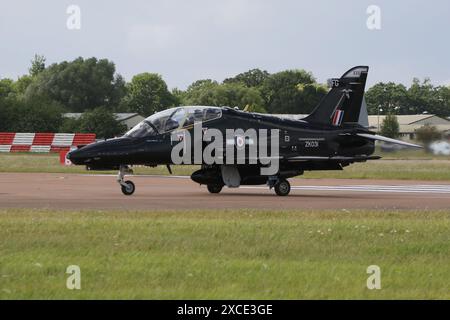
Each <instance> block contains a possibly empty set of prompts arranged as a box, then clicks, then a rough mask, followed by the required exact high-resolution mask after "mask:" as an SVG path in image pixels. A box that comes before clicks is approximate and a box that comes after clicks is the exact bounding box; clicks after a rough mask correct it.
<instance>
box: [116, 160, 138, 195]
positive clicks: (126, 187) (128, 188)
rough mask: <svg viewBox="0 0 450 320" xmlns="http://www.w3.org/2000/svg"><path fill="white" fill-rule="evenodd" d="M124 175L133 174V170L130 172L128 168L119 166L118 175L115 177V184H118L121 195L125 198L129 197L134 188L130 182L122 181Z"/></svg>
mask: <svg viewBox="0 0 450 320" xmlns="http://www.w3.org/2000/svg"><path fill="white" fill-rule="evenodd" d="M125 174H133V170H131V169H130V167H128V166H120V169H119V174H118V175H117V182H118V183H119V184H120V187H121V189H122V193H123V194H124V195H126V196H131V195H132V194H133V193H134V191H135V190H136V187H135V185H134V183H133V182H132V181H129V180H127V181H125V180H124V178H125Z"/></svg>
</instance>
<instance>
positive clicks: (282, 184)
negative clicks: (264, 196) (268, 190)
mask: <svg viewBox="0 0 450 320" xmlns="http://www.w3.org/2000/svg"><path fill="white" fill-rule="evenodd" d="M274 189H275V193H276V194H277V195H278V196H287V195H288V194H289V192H290V191H291V184H290V183H289V181H287V180H286V179H281V180H280V181H278V182H277V183H275V186H274Z"/></svg>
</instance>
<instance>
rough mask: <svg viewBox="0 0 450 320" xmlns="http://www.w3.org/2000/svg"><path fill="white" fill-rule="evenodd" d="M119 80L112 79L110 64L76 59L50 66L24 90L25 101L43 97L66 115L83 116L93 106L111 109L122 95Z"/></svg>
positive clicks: (94, 60) (105, 61) (92, 59)
mask: <svg viewBox="0 0 450 320" xmlns="http://www.w3.org/2000/svg"><path fill="white" fill-rule="evenodd" d="M123 86H124V83H123V79H122V78H121V77H120V76H115V66H114V63H112V62H110V61H108V60H106V59H101V60H97V59H96V58H90V59H86V60H84V59H83V58H81V57H80V58H77V59H75V60H74V61H71V62H67V61H64V62H61V63H55V64H52V65H50V66H49V67H48V68H46V69H45V70H43V71H41V72H40V73H39V74H38V75H37V76H36V80H35V81H33V82H32V83H31V84H30V85H29V86H28V88H27V90H26V93H25V97H26V99H27V100H28V101H31V100H32V99H34V97H35V96H39V95H44V96H47V97H49V98H50V99H52V100H54V101H56V102H58V103H60V104H61V105H63V106H64V107H65V108H66V109H67V110H68V111H71V112H83V111H85V110H88V109H92V108H94V107H97V106H105V107H108V108H114V107H115V106H117V105H118V104H119V101H120V99H121V98H122V97H121V92H122V93H123Z"/></svg>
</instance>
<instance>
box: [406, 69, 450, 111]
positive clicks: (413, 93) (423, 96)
mask: <svg viewBox="0 0 450 320" xmlns="http://www.w3.org/2000/svg"><path fill="white" fill-rule="evenodd" d="M445 98H446V96H445V89H442V87H435V86H433V84H432V83H431V81H430V79H428V78H426V79H425V80H423V81H422V82H420V80H419V79H417V78H414V80H413V83H412V85H411V87H410V88H409V89H408V101H409V104H410V105H411V108H412V109H413V110H415V111H416V113H423V112H428V113H431V114H436V115H438V116H441V117H445V116H448V115H449V114H450V110H449V109H448V108H446V106H449V101H448V96H447V98H446V100H447V101H444V99H445Z"/></svg>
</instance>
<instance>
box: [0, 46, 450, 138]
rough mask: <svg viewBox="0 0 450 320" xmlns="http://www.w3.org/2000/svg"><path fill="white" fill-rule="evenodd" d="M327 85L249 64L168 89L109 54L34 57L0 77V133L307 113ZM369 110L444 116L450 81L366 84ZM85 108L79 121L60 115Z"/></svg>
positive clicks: (109, 129)
mask: <svg viewBox="0 0 450 320" xmlns="http://www.w3.org/2000/svg"><path fill="white" fill-rule="evenodd" d="M327 92H328V88H327V87H326V86H325V85H323V84H320V83H318V82H317V81H316V79H315V78H314V76H313V74H312V73H311V72H308V71H305V70H285V71H281V72H277V73H272V74H271V73H269V72H267V71H264V70H260V69H253V70H249V71H247V72H243V73H240V74H238V75H236V76H234V77H230V78H227V79H225V80H224V81H222V82H218V81H215V80H212V79H202V80H197V81H195V82H193V83H192V84H191V85H190V86H188V88H187V89H186V90H180V89H177V88H174V89H172V90H170V89H169V88H168V87H167V84H166V83H165V81H164V80H163V78H162V77H161V75H159V74H155V73H149V72H145V73H140V74H137V75H135V76H134V77H133V78H132V79H131V81H129V82H127V81H125V80H124V78H123V77H122V76H121V75H120V74H119V73H117V72H116V68H115V65H114V63H113V62H112V61H109V60H107V59H97V58H95V57H93V58H89V59H84V58H81V57H80V58H77V59H75V60H73V61H63V62H60V63H53V64H51V65H49V66H47V65H46V60H45V57H43V56H40V55H35V57H34V58H33V59H32V61H31V66H30V68H29V73H28V74H26V75H23V76H21V77H19V78H18V79H17V80H11V79H6V78H4V79H1V80H0V115H1V117H0V131H13V132H44V131H46V132H94V133H96V134H97V135H98V136H99V137H112V136H115V135H118V134H121V133H123V132H124V130H125V128H124V126H123V125H121V124H120V123H118V122H117V121H116V119H115V117H114V115H113V113H115V112H137V113H139V114H140V115H142V116H144V117H146V116H149V115H151V114H153V113H155V112H158V111H161V110H164V109H167V108H170V107H173V106H178V105H211V106H231V107H239V108H241V109H243V108H246V109H247V110H249V111H256V112H263V113H264V112H267V113H292V114H307V113H310V112H311V111H312V110H313V108H314V107H315V106H316V105H317V103H318V102H319V101H320V100H321V99H322V98H323V97H324V96H325V95H326V93H327ZM366 100H367V104H368V109H369V113H371V114H377V113H380V114H389V113H397V114H412V113H423V112H428V113H434V114H437V115H439V116H449V115H450V87H446V86H434V85H432V83H431V81H430V80H429V79H425V80H423V81H422V82H420V81H419V80H418V79H414V80H413V82H412V84H411V86H410V87H409V88H407V87H405V86H404V85H403V84H396V83H393V82H388V83H378V84H376V85H374V86H373V87H371V88H370V89H368V90H367V92H366ZM70 112H74V113H83V115H82V116H81V117H80V118H79V119H72V118H66V117H63V116H62V115H63V113H70Z"/></svg>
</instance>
